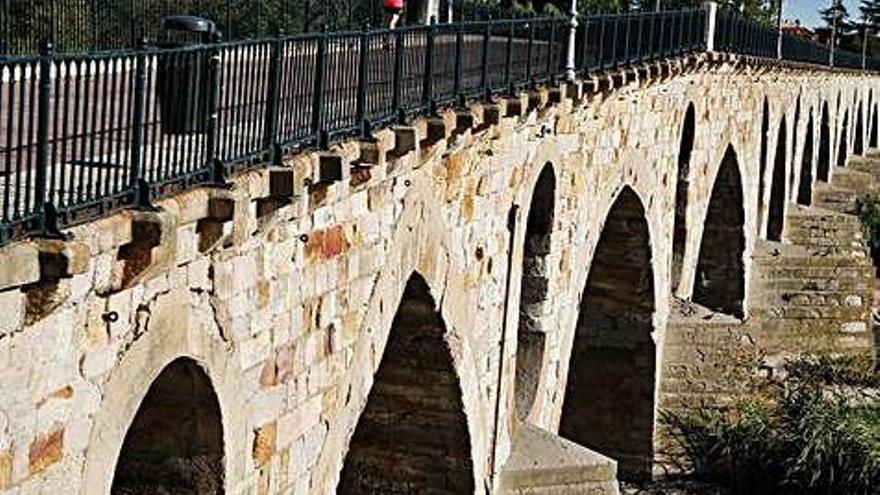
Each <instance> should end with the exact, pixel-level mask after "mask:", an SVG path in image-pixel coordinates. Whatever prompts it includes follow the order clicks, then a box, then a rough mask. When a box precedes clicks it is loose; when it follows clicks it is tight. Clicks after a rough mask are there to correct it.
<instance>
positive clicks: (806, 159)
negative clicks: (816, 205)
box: [792, 110, 813, 206]
mask: <svg viewBox="0 0 880 495" xmlns="http://www.w3.org/2000/svg"><path fill="white" fill-rule="evenodd" d="M792 168H794V167H792ZM797 202H798V204H802V205H805V206H809V205H810V204H811V203H812V202H813V111H812V110H810V117H809V120H808V121H807V133H806V136H805V137H804V149H803V151H802V152H801V175H800V181H799V184H798V193H797Z"/></svg>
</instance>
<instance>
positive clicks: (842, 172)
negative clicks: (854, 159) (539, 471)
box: [831, 166, 874, 196]
mask: <svg viewBox="0 0 880 495" xmlns="http://www.w3.org/2000/svg"><path fill="white" fill-rule="evenodd" d="M831 182H832V183H833V184H834V185H835V186H837V187H839V188H841V189H849V190H851V191H854V192H855V193H857V194H858V195H859V196H864V195H865V194H867V193H869V192H871V191H872V190H873V188H874V175H873V174H871V173H870V172H863V171H861V170H857V169H855V168H852V167H849V166H847V167H834V169H833V170H832V172H831Z"/></svg>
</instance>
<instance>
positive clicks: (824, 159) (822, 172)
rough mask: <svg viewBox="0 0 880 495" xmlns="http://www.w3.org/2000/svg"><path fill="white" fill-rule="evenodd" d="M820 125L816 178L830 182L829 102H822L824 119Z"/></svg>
mask: <svg viewBox="0 0 880 495" xmlns="http://www.w3.org/2000/svg"><path fill="white" fill-rule="evenodd" d="M820 122H821V123H820V127H819V157H818V160H817V162H816V179H817V180H821V181H822V182H828V171H829V170H830V168H831V124H830V123H829V122H828V102H827V101H826V102H823V103H822V119H821V121H820Z"/></svg>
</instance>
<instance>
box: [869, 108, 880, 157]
mask: <svg viewBox="0 0 880 495" xmlns="http://www.w3.org/2000/svg"><path fill="white" fill-rule="evenodd" d="M873 108H874V111H873V112H872V117H871V131H870V135H871V137H870V138H869V141H868V146H870V147H871V148H874V149H876V148H877V146H878V143H877V141H878V138H880V136H878V134H877V133H878V129H877V112H878V111H880V109H878V108H877V105H874V106H873Z"/></svg>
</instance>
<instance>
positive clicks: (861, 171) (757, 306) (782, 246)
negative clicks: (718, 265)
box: [749, 156, 880, 361]
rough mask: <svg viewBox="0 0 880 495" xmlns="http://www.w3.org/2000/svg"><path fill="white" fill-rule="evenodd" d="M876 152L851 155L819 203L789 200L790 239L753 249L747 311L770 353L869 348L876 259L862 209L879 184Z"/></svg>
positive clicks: (823, 187) (818, 193)
mask: <svg viewBox="0 0 880 495" xmlns="http://www.w3.org/2000/svg"><path fill="white" fill-rule="evenodd" d="M877 179H880V163H878V160H877V159H876V158H871V157H870V156H869V157H853V158H851V159H850V160H849V161H848V162H847V166H846V167H834V170H833V173H832V182H831V183H824V182H818V183H817V184H816V189H815V195H814V203H813V206H810V207H806V206H801V205H795V204H792V205H789V208H788V214H787V217H786V227H785V232H784V236H783V239H784V241H785V242H784V243H779V242H770V241H759V242H758V243H757V245H756V246H755V250H754V252H753V257H752V261H753V269H752V280H751V287H750V291H749V294H750V305H749V317H750V318H749V319H750V320H751V325H752V326H754V327H755V330H754V331H753V333H752V334H753V335H754V336H755V338H757V339H758V340H759V342H761V344H762V345H761V347H762V349H764V350H765V351H766V352H767V353H768V354H769V355H770V360H771V361H772V357H773V354H774V353H776V354H777V355H786V354H789V353H792V351H793V350H795V349H796V350H798V351H809V350H811V349H812V350H820V349H828V348H833V349H839V350H845V349H852V350H864V349H870V348H871V346H872V345H873V337H872V334H871V330H872V327H871V306H872V304H873V287H872V286H873V279H874V267H873V263H872V261H871V258H870V253H869V251H868V248H867V244H866V242H865V239H864V235H863V233H862V226H861V223H860V222H859V219H858V217H856V215H855V213H857V206H858V200H859V199H860V198H862V197H864V196H865V195H867V194H869V193H871V192H874V191H875V184H876V183H877Z"/></svg>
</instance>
